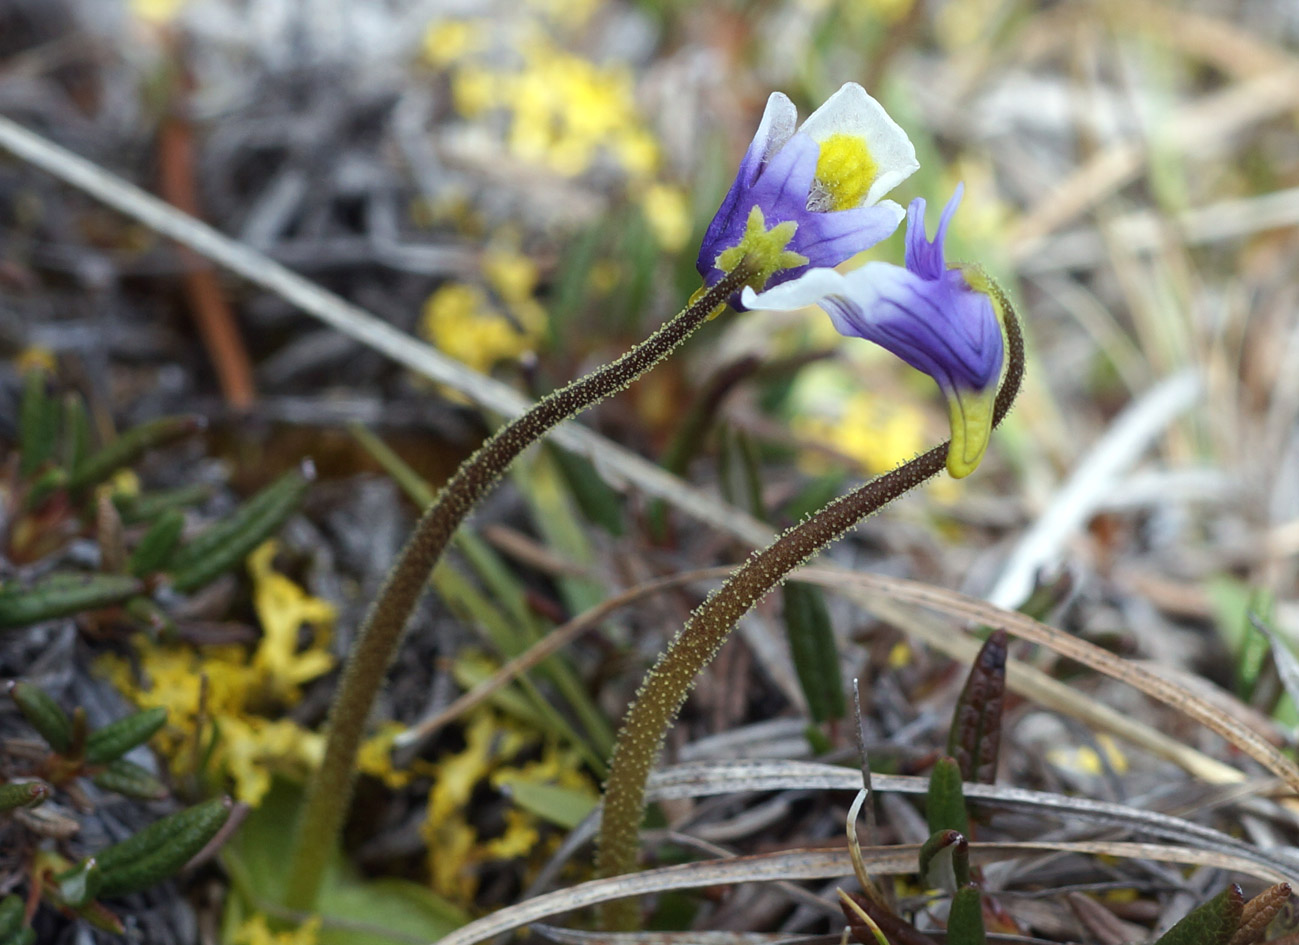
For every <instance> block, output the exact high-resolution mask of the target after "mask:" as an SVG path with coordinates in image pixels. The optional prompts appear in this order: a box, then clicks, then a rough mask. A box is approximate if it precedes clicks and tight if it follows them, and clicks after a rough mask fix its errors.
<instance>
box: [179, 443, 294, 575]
mask: <svg viewBox="0 0 1299 945" xmlns="http://www.w3.org/2000/svg"><path fill="white" fill-rule="evenodd" d="M314 478H315V470H314V469H313V467H312V466H311V464H310V463H304V464H303V466H302V467H301V468H300V469H295V470H293V471H292V472H289V473H286V474H285V475H283V476H281V477H280V478H279V479H277V480H276V481H275V482H273V483H271V484H270V485H269V486H267V487H266V488H265V489H263V490H261V491H260V492H259V493H257V494H256V495H255V496H253V497H252V498H251V499H249V500H248V501H247V502H245V503H243V505H241V506H239V508H237V509H235V511H234V512H233V513H231V514H230V515H228V516H226V517H225V518H224V519H222V520H220V521H219V522H217V523H216V524H214V525H212V526H211V527H210V528H208V529H207V530H206V531H204V532H202V533H201V534H199V535H198V536H197V537H195V538H194V540H193V541H190V542H188V543H186V544H184V545H182V546H181V548H180V549H179V550H178V551H177V552H176V553H175V554H174V555H172V558H171V565H170V571H171V574H172V586H173V587H175V588H176V590H178V591H181V592H183V593H184V592H189V591H194V590H197V589H198V588H200V587H203V586H204V585H205V584H209V583H211V582H212V581H214V580H216V579H217V578H218V577H220V576H221V575H222V574H224V573H225V572H227V571H229V570H231V569H233V568H234V567H235V566H236V565H238V564H239V562H241V561H242V560H243V559H244V558H246V557H247V556H248V555H249V553H250V552H252V550H253V549H254V548H256V547H257V546H258V545H260V544H261V543H262V542H263V541H265V540H266V539H267V538H269V537H271V535H273V534H275V532H277V531H278V530H279V528H280V526H281V525H283V524H284V523H285V522H286V521H288V519H289V516H291V515H292V514H293V513H294V512H295V511H296V510H297V508H298V506H299V505H300V504H301V503H302V500H303V498H304V497H305V496H306V494H307V487H308V486H309V484H310V483H311V480H312V479H314Z"/></svg>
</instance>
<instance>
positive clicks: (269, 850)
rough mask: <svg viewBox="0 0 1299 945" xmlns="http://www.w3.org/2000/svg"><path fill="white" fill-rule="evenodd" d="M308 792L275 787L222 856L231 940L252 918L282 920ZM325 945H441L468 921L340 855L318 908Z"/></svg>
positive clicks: (423, 892)
mask: <svg viewBox="0 0 1299 945" xmlns="http://www.w3.org/2000/svg"><path fill="white" fill-rule="evenodd" d="M301 801H302V795H301V792H300V791H299V790H298V789H297V788H295V787H292V786H290V785H288V784H287V783H285V782H283V781H278V780H277V781H276V782H275V783H274V784H273V785H272V787H271V790H270V792H269V793H268V794H267V795H266V797H264V798H263V799H262V803H261V806H259V807H258V808H257V809H256V810H254V811H252V812H251V813H250V814H249V816H248V819H247V820H246V821H245V822H244V824H243V825H242V826H241V827H240V828H239V832H238V833H237V834H235V836H234V837H233V838H232V839H231V841H230V842H229V843H228V844H226V846H225V847H224V848H223V849H222V851H221V859H222V862H223V863H224V864H225V865H226V867H227V869H228V870H229V872H230V876H231V879H232V882H233V886H234V890H233V893H232V894H231V895H230V896H228V897H227V899H226V915H225V917H224V919H223V926H224V928H225V930H226V932H227V933H228V935H227V938H228V937H229V936H232V935H233V933H234V929H235V928H237V927H238V924H239V922H240V921H241V920H242V919H243V918H245V917H246V916H247V915H249V914H250V913H252V912H258V911H260V912H266V913H268V914H270V915H276V914H278V913H279V903H280V902H281V901H282V899H283V896H284V882H285V879H286V874H285V871H284V864H285V863H286V862H287V861H288V857H289V852H290V848H291V844H292V839H293V829H294V825H295V823H296V820H297V814H298V811H299V809H300V807H301ZM317 911H318V912H319V914H320V915H321V918H322V920H323V921H322V928H321V931H320V935H319V938H318V942H319V943H320V945H408V943H409V941H410V939H411V938H412V937H413V938H415V939H417V940H422V941H436V940H437V939H440V938H442V937H443V936H444V935H446V934H448V933H449V932H452V931H454V930H455V929H457V928H459V927H460V926H462V925H464V924H465V923H466V922H468V921H469V916H467V915H465V914H464V913H463V912H462V911H461V910H459V909H457V908H456V907H455V906H453V905H452V904H451V903H449V902H447V901H446V900H444V899H442V898H440V897H439V896H437V895H435V894H434V893H433V892H431V891H430V890H428V889H427V888H425V887H423V886H420V885H418V884H416V883H411V882H408V881H406V880H401V879H383V880H374V881H366V880H364V879H362V878H361V877H360V876H359V875H358V874H357V873H356V872H355V871H354V870H353V869H352V868H351V867H350V866H348V865H347V864H346V863H345V862H344V860H343V857H342V854H341V853H339V852H338V851H335V852H334V854H333V855H332V856H331V857H330V862H329V864H328V866H327V867H326V871H325V881H324V885H323V887H322V889H321V893H320V898H319V901H318V904H317Z"/></svg>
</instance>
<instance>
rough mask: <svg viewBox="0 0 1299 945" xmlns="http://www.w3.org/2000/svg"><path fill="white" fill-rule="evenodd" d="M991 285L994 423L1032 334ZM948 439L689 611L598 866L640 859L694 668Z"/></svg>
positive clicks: (648, 683)
mask: <svg viewBox="0 0 1299 945" xmlns="http://www.w3.org/2000/svg"><path fill="white" fill-rule="evenodd" d="M990 291H991V292H993V293H994V298H995V301H996V302H998V303H999V306H1000V309H1001V312H1002V320H1003V324H1004V330H1005V340H1006V352H1007V360H1006V364H1007V367H1006V372H1005V375H1004V377H1003V378H1002V382H1001V387H1000V389H999V390H998V392H997V399H996V403H995V407H994V412H993V425H994V426H996V425H997V424H999V423H1001V421H1002V419H1003V418H1004V417H1005V416H1006V413H1007V412H1008V411H1009V410H1010V407H1011V404H1013V403H1014V401H1015V397H1016V395H1017V394H1018V393H1019V387H1020V382H1021V380H1022V379H1023V375H1024V339H1023V335H1022V333H1021V330H1020V325H1019V322H1018V320H1017V318H1016V315H1015V313H1014V311H1013V309H1012V308H1011V306H1010V302H1009V300H1007V299H1006V297H1005V295H1004V293H1002V292H1001V290H1000V289H999V288H997V287H995V286H992V287H991V288H990ZM949 445H950V441H948V442H944V443H943V444H942V445H940V446H936V447H934V448H933V449H931V450H929V451H928V452H927V453H922V454H921V455H920V456H917V457H916V458H915V459H913V460H911V461H910V462H907V463H903V464H902V465H901V466H899V467H897V468H896V469H894V470H892V471H891V472H888V473H885V474H884V475H883V476H880V477H879V478H877V479H873V480H871V481H870V482H867V483H865V484H863V485H862V486H859V487H858V488H857V489H855V490H854V491H852V492H850V493H848V494H847V495H843V496H840V497H839V498H838V499H835V500H834V501H833V502H831V503H830V504H829V505H827V506H826V507H825V508H823V509H821V510H820V511H818V512H816V513H815V514H814V515H811V516H809V517H808V518H806V519H804V520H803V521H802V522H800V523H799V524H798V525H796V526H794V527H793V528H791V529H789V530H788V531H786V532H785V533H784V534H783V535H781V536H780V537H779V538H778V539H776V541H774V542H773V543H772V544H770V545H768V546H767V547H766V548H764V549H763V550H762V551H758V552H755V553H754V554H753V555H752V556H750V557H749V559H748V560H747V561H745V562H744V564H742V565H740V566H739V567H738V568H736V570H735V571H733V572H732V573H731V576H730V577H729V578H727V580H726V582H725V583H724V584H723V585H722V586H721V587H720V588H718V589H717V590H716V591H715V592H713V594H711V595H710V596H709V597H708V599H707V600H706V601H704V603H703V604H702V605H700V607H699V609H697V610H696V611H695V612H694V614H693V615H691V617H690V619H689V621H687V623H686V625H685V626H684V627H683V628H682V629H681V632H680V633H678V634H677V636H676V638H675V639H673V641H672V643H671V644H670V645H669V646H668V648H667V650H666V651H665V652H664V653H663V655H662V656H660V657H659V660H658V663H657V664H655V666H654V668H653V669H651V670H650V672H649V674H648V675H647V676H646V677H645V681H644V682H643V683H642V684H641V688H640V691H639V692H637V694H636V701H635V702H633V703H632V705H631V708H630V709H628V711H627V716H626V718H625V720H624V721H623V727H622V730H621V731H620V732H619V733H618V739H617V741H616V742H615V743H614V748H613V758H612V760H611V761H610V763H609V779H608V781H607V782H606V784H605V793H604V804H603V813H602V815H601V824H600V836H599V848H598V853H597V872H598V873H599V875H600V876H618V875H620V874H622V873H627V872H630V871H632V870H633V869H635V866H636V855H637V852H638V843H637V835H638V832H639V829H640V823H641V820H642V818H643V817H644V812H645V784H646V781H647V779H648V778H649V773H650V769H651V768H652V767H653V765H654V762H655V760H656V758H657V757H658V753H659V750H660V749H661V748H662V746H663V739H664V737H665V736H666V734H667V731H668V729H669V728H670V727H671V726H672V723H673V722H674V721H675V720H676V717H677V713H678V712H680V711H681V706H682V705H683V704H684V703H685V701H686V697H687V696H688V695H689V693H690V690H691V688H692V687H693V686H694V683H695V680H696V678H697V677H698V676H699V673H700V672H702V671H703V669H704V667H705V666H707V665H708V664H709V663H710V662H711V661H712V659H713V657H714V656H716V655H717V651H718V650H719V649H721V646H722V644H723V643H725V642H726V638H727V637H728V636H729V635H730V633H731V630H732V629H733V628H734V627H735V625H736V623H737V622H739V620H740V618H741V617H743V616H744V615H745V614H747V613H748V612H749V610H750V609H752V608H753V607H754V606H755V605H756V604H757V603H758V601H760V600H761V599H762V598H763V597H764V596H766V595H767V594H768V593H769V592H770V591H771V590H773V589H774V588H776V587H777V586H779V585H780V583H781V582H782V581H784V580H785V578H786V577H787V576H788V575H789V574H790V572H792V571H793V570H794V569H796V568H798V567H799V566H800V565H802V564H804V563H805V562H806V561H807V560H808V559H809V558H811V557H812V556H813V555H814V554H816V553H817V552H818V551H820V550H821V549H822V548H824V547H826V546H827V545H829V544H830V543H831V542H833V541H835V540H837V539H838V538H840V537H842V536H843V534H844V533H845V532H847V531H848V529H850V528H852V527H853V526H854V525H857V524H858V523H859V522H861V521H862V519H864V518H866V516H868V515H870V514H871V513H872V512H875V511H876V510H878V509H879V508H880V507H882V506H884V505H886V504H887V503H889V502H892V501H893V500H894V499H896V498H898V497H899V496H901V495H902V494H903V493H905V492H907V491H909V490H911V489H914V488H915V487H916V486H918V485H920V484H921V483H923V482H925V481H926V480H928V479H930V478H932V477H933V476H935V475H937V474H938V473H939V472H940V471H942V470H943V468H944V467H945V465H946V463H947V450H948V447H949ZM636 917H637V907H636V902H635V900H631V899H623V900H619V901H618V902H614V903H610V904H609V905H608V906H606V907H605V912H604V925H605V927H606V928H607V929H610V930H627V929H630V928H632V927H634V925H635V922H636Z"/></svg>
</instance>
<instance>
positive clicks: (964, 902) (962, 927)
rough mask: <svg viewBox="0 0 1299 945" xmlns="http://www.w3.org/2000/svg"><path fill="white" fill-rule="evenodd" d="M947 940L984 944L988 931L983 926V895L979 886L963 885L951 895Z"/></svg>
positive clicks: (958, 944) (964, 944) (966, 944)
mask: <svg viewBox="0 0 1299 945" xmlns="http://www.w3.org/2000/svg"><path fill="white" fill-rule="evenodd" d="M947 941H948V943H949V945H986V943H987V941H988V933H987V932H986V931H985V930H984V927H983V895H982V894H981V893H980V892H979V887H977V886H964V887H962V888H961V889H959V890H957V892H956V895H954V896H953V897H952V911H951V912H950V913H948V916H947Z"/></svg>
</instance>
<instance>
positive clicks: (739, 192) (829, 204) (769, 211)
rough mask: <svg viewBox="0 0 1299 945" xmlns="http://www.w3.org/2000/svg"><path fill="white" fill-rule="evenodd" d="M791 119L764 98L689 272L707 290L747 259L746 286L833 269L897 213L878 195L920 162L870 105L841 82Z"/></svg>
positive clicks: (780, 104) (856, 88) (890, 224)
mask: <svg viewBox="0 0 1299 945" xmlns="http://www.w3.org/2000/svg"><path fill="white" fill-rule="evenodd" d="M797 122H798V112H797V110H796V109H795V108H794V104H793V103H792V102H791V101H790V100H789V99H788V98H787V97H786V96H785V95H783V94H781V93H780V92H775V93H773V94H772V96H771V97H770V98H769V99H768V100H767V108H766V111H765V112H764V113H763V116H762V122H761V124H760V125H759V126H758V132H757V134H756V135H754V138H753V143H752V144H750V145H749V149H748V151H747V152H746V153H745V155H744V159H743V160H742V161H741V162H740V170H739V173H738V174H737V175H736V178H735V182H734V183H733V184H732V185H731V189H730V191H729V192H728V193H727V195H726V199H724V200H723V201H722V205H721V207H720V208H719V209H718V211H717V214H716V216H714V217H713V221H712V223H710V224H709V226H708V231H707V233H706V234H705V235H704V240H703V244H702V246H701V247H700V251H699V259H698V262H697V267H698V269H699V274H700V275H702V276H703V277H704V282H705V283H706V284H707V285H713V284H714V283H716V282H717V281H718V280H719V279H721V278H722V276H723V275H724V274H725V273H726V272H728V271H730V270H731V269H733V268H734V267H735V266H736V265H738V264H739V262H740V260H742V259H744V258H745V257H746V256H747V257H749V258H750V260H751V261H753V262H755V263H756V264H757V265H758V266H759V273H758V275H757V276H756V277H755V278H754V279H753V280H752V282H751V284H753V285H756V286H757V287H758V288H765V287H770V286H774V285H779V284H780V283H784V282H789V281H791V280H793V279H797V278H798V277H799V276H801V275H803V274H804V273H806V272H808V271H809V270H815V269H818V268H828V267H831V266H837V265H838V264H839V263H841V262H843V261H844V260H846V259H848V258H850V257H851V256H853V255H855V254H856V253H859V252H861V251H862V250H864V249H868V248H869V247H871V246H873V245H875V244H876V243H878V242H879V241H880V240H882V239H884V238H885V237H887V236H889V235H890V234H891V233H892V232H893V231H894V230H895V229H897V225H898V223H899V222H901V220H902V216H903V213H902V208H901V207H900V206H898V205H897V204H896V203H894V202H893V201H891V200H882V199H881V198H882V197H883V196H884V195H885V194H887V193H888V192H889V191H890V190H892V189H893V188H894V187H896V186H897V185H898V184H899V183H901V182H902V181H903V180H905V179H906V178H907V177H909V176H911V174H912V173H913V172H914V171H915V170H916V168H918V167H919V166H920V165H919V164H918V163H917V161H916V152H915V148H914V147H912V145H911V141H910V140H909V139H908V138H907V135H906V132H904V131H903V130H902V129H901V128H900V127H899V126H898V125H897V123H896V122H894V121H893V119H892V118H890V117H889V116H888V113H887V112H885V111H884V108H883V106H881V105H880V104H879V102H877V101H875V99H873V98H871V97H870V96H869V95H868V94H866V91H865V89H863V88H862V87H861V86H860V85H857V84H856V83H855V82H849V83H848V84H846V85H844V86H843V87H842V88H840V89H839V91H837V92H835V93H834V95H832V96H830V98H828V99H827V100H826V101H825V104H823V105H822V106H821V107H820V108H818V109H817V110H816V111H815V112H813V113H812V114H811V115H810V116H809V117H808V119H807V121H805V122H804V123H803V125H802V127H797V128H796V125H797ZM735 301H738V298H737V299H736V300H735Z"/></svg>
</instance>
